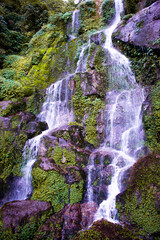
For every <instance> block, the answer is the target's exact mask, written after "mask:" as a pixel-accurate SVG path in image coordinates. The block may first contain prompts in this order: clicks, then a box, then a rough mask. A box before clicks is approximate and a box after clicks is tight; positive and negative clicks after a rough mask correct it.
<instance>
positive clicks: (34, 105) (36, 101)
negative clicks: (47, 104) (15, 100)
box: [26, 90, 44, 115]
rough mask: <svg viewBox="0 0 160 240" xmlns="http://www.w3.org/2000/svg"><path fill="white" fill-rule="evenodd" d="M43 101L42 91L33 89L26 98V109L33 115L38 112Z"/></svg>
mask: <svg viewBox="0 0 160 240" xmlns="http://www.w3.org/2000/svg"><path fill="white" fill-rule="evenodd" d="M43 102H44V92H43V91H38V90H37V91H35V92H34V93H33V94H32V95H31V96H30V97H28V99H27V106H26V111H28V112H31V113H33V114H35V115H36V114H38V113H39V112H40V111H41V107H42V104H43Z"/></svg>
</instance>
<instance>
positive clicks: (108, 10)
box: [102, 0, 115, 25]
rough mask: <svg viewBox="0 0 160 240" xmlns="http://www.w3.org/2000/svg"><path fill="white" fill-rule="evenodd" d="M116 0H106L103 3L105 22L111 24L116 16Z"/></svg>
mask: <svg viewBox="0 0 160 240" xmlns="http://www.w3.org/2000/svg"><path fill="white" fill-rule="evenodd" d="M114 12H115V9H114V1H113V0H104V1H103V3H102V16H103V20H102V21H103V24H104V25H106V24H109V23H110V22H111V20H112V18H113V16H114Z"/></svg>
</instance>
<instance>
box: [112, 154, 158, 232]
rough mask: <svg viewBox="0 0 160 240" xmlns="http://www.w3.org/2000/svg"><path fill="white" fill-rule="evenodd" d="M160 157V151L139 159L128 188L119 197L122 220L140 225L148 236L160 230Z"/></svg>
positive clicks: (131, 174)
mask: <svg viewBox="0 0 160 240" xmlns="http://www.w3.org/2000/svg"><path fill="white" fill-rule="evenodd" d="M159 159H160V156H159V154H158V153H157V154H156V153H154V154H149V155H148V156H146V157H144V158H141V159H139V160H138V162H137V163H135V165H134V166H133V169H132V171H131V173H130V181H129V184H128V186H127V188H126V190H125V191H124V192H123V193H121V194H120V195H118V197H117V208H118V210H119V215H120V218H121V219H122V221H125V222H128V223H130V224H132V225H134V226H137V227H139V228H140V229H141V230H142V231H143V233H144V234H145V235H146V236H147V234H153V233H156V232H159V231H160V215H159V208H160V197H159V196H160V194H159V193H160V192H159V187H160V181H159V180H160V179H159V174H160V167H159V166H160V165H159Z"/></svg>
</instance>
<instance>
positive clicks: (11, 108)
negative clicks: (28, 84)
mask: <svg viewBox="0 0 160 240" xmlns="http://www.w3.org/2000/svg"><path fill="white" fill-rule="evenodd" d="M25 107H26V104H25V102H24V101H23V100H22V101H21V102H17V101H15V102H12V103H10V104H8V105H7V107H6V108H5V109H4V110H2V111H1V113H0V116H2V117H7V116H11V115H14V114H16V113H19V112H22V111H24V110H25Z"/></svg>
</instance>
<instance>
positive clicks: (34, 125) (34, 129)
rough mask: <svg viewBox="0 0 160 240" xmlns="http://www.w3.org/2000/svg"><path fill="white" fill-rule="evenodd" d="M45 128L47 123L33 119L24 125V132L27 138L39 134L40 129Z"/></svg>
mask: <svg viewBox="0 0 160 240" xmlns="http://www.w3.org/2000/svg"><path fill="white" fill-rule="evenodd" d="M47 129H48V125H47V123H45V122H38V121H37V119H35V121H32V122H29V123H28V124H27V125H26V128H25V132H26V133H27V135H28V138H33V137H34V136H36V135H39V134H40V133H41V132H42V131H44V130H47Z"/></svg>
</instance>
